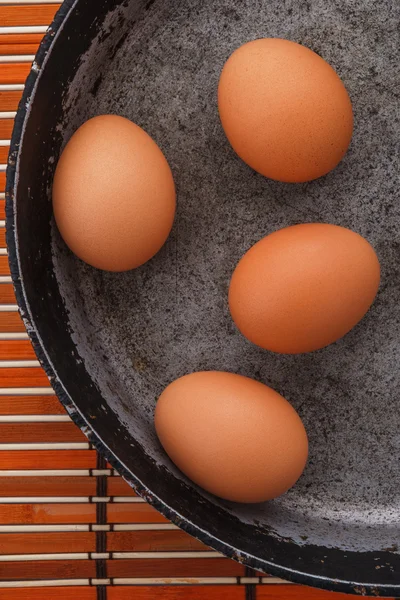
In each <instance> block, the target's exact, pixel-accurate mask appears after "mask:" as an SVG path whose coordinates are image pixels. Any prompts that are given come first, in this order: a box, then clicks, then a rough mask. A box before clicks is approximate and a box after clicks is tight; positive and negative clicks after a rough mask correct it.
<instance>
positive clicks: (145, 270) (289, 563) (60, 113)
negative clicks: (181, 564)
mask: <svg viewBox="0 0 400 600" xmlns="http://www.w3.org/2000/svg"><path fill="white" fill-rule="evenodd" d="M399 16H400V5H399V3H398V2H397V1H396V0H383V1H381V2H376V0H357V1H353V0H352V1H350V2H344V1H342V0H313V1H312V2H298V1H297V0H286V1H285V2H282V0H269V1H268V2H267V1H265V0H241V1H238V0H236V2H235V1H231V0H229V1H228V0H213V1H211V0H147V2H146V1H145V0H136V1H135V0H132V1H131V2H126V1H125V2H121V1H120V0H77V1H75V2H73V1H72V0H67V1H66V2H65V3H64V5H63V6H62V8H61V9H60V11H59V13H58V15H57V17H56V19H55V21H54V23H53V25H52V27H51V29H50V31H49V33H48V34H47V36H46V38H45V41H44V42H43V44H42V46H41V49H40V50H39V53H38V55H37V57H36V61H35V63H34V66H33V69H32V72H31V75H30V76H29V79H28V82H27V86H26V89H25V93H24V97H23V101H22V103H21V106H20V109H19V112H18V115H17V119H16V126H15V130H14V135H13V140H12V148H11V154H10V160H9V169H8V180H7V181H8V193H7V194H8V195H7V228H8V231H7V236H8V237H7V240H8V244H9V251H10V261H11V268H12V275H13V278H14V284H15V287H16V292H17V297H18V302H19V305H20V308H21V311H22V314H23V317H24V319H25V322H26V324H27V327H28V331H29V333H30V335H31V338H32V340H33V342H34V345H35V349H36V352H37V354H38V356H39V358H40V360H41V361H42V363H43V365H44V367H45V369H46V371H47V373H48V374H49V376H50V378H51V381H52V384H53V385H54V387H55V389H56V392H57V393H58V395H59V397H60V399H61V400H62V402H63V403H64V404H65V405H66V407H67V408H68V410H69V411H70V413H71V415H72V417H73V418H74V420H75V421H76V422H77V423H78V424H79V425H80V427H82V429H83V430H84V431H85V433H87V435H88V436H89V438H90V439H91V440H92V441H93V442H94V444H95V445H96V446H97V447H98V448H99V450H100V451H101V452H103V453H104V454H105V455H106V456H107V458H108V459H109V460H110V461H111V463H112V464H113V465H114V466H115V467H116V468H117V469H118V470H119V471H120V472H121V473H122V474H123V475H124V477H126V479H127V480H128V481H129V482H130V483H131V484H132V485H133V486H134V487H135V488H136V489H137V490H138V491H139V493H141V494H143V495H144V496H145V497H146V499H148V500H149V502H152V503H153V504H154V505H155V506H156V507H157V508H158V509H159V510H160V511H161V512H163V513H164V514H165V515H167V516H168V517H169V518H170V519H172V520H173V521H174V522H175V523H177V524H179V525H180V526H181V527H182V528H184V529H185V530H186V531H188V532H189V533H191V534H193V535H195V536H197V537H199V538H200V539H201V540H203V541H204V542H205V543H207V544H209V545H210V546H212V547H213V548H216V549H217V550H220V551H222V552H224V553H225V554H227V555H228V556H231V557H233V558H236V559H237V560H240V561H242V562H244V563H246V564H248V565H251V566H254V567H257V568H259V569H262V570H265V571H267V572H269V573H272V574H276V575H280V576H282V577H284V578H287V579H291V580H293V581H298V582H303V583H307V584H310V585H315V586H320V587H324V588H327V589H332V590H344V591H348V592H354V593H358V594H371V595H393V596H396V595H397V596H400V555H399V551H400V550H399V545H400V472H399V457H400V416H399V401H400V397H399V396H400V394H399V381H400V371H399V356H400V336H399V323H400V302H399V298H400V261H399V258H400V256H399V254H400V252H399V251H400V238H399V230H400V202H399V198H398V189H399V176H398V172H399V156H400V153H399V145H398V141H399V98H398V93H399V86H398V82H399V77H398V65H399V57H400V43H399ZM263 36H276V37H285V38H289V39H292V40H295V41H298V42H301V43H304V44H305V45H307V46H309V47H311V48H312V49H314V50H315V51H317V52H319V53H320V54H321V55H322V56H323V57H324V58H325V59H327V60H328V61H329V62H330V63H331V64H332V65H333V66H334V67H335V68H336V69H337V71H338V73H339V74H340V75H341V77H342V78H343V80H344V81H345V83H346V86H347V88H348V90H349V92H350V95H351V98H352V100H353V103H354V112H355V133H354V138H353V142H352V145H351V148H350V151H349V153H348V154H347V156H346V157H345V159H344V160H343V162H342V163H341V164H340V165H339V167H338V168H337V169H336V170H335V171H334V172H332V173H330V174H329V175H328V176H326V177H324V178H322V179H320V180H318V181H315V182H313V183H310V184H305V185H286V184H279V183H274V182H271V181H268V180H266V179H265V178H263V177H261V176H259V175H257V174H255V173H254V172H252V171H251V169H249V168H248V167H247V166H246V165H244V164H243V163H242V162H241V161H240V160H239V159H238V158H237V157H236V156H235V154H234V153H233V151H232V150H231V148H230V147H229V144H228V143H227V141H226V139H225V136H224V133H223V131H222V129H221V126H220V122H219V119H218V114H217V108H216V88H217V82H218V77H219V73H220V71H221V68H222V66H223V63H224V61H225V60H226V58H227V57H228V56H229V54H230V53H231V52H232V51H233V50H234V49H235V48H236V47H237V46H238V45H240V44H242V43H243V42H245V41H247V40H250V39H254V38H257V37H263ZM109 112H111V113H117V114H121V115H124V116H126V117H128V118H130V119H132V120H133V121H135V122H137V123H138V124H140V125H141V126H142V127H144V128H145V129H146V130H147V131H148V132H149V133H150V135H152V136H153V137H154V139H155V140H156V141H157V142H158V144H159V145H160V146H161V148H162V149H163V151H164V152H165V154H166V156H167V158H168V160H169V162H170V164H171V166H172V169H173V172H174V177H175V180H176V184H177V189H178V212H177V218H176V222H175V225H174V228H173V231H172V234H171V236H170V238H169V240H168V242H167V243H166V245H165V246H164V248H163V249H162V250H161V252H160V253H159V254H158V255H157V256H156V257H155V258H154V259H153V260H151V261H150V262H149V263H148V264H146V265H145V266H143V267H142V268H140V269H137V270H135V271H132V272H128V273H124V274H117V273H103V272H100V271H96V270H95V269H92V268H90V267H88V266H87V265H84V264H83V263H81V262H80V261H79V260H77V259H76V258H75V257H74V256H72V254H71V253H70V252H69V251H68V250H67V248H66V247H65V245H64V244H63V242H62V241H61V239H60V237H59V235H58V233H57V231H56V228H55V227H54V223H53V220H52V210H51V183H52V177H53V172H54V167H55V165H56V163H57V159H58V156H59V154H60V151H61V149H62V147H63V145H64V144H65V143H66V141H67V140H68V139H69V137H70V136H71V134H72V133H73V132H74V131H75V129H76V128H77V127H78V126H79V125H80V124H81V123H82V122H83V121H85V120H86V119H87V118H88V117H91V116H94V115H97V114H101V113H109ZM110 151H111V150H110ZM109 176H110V185H112V183H113V178H114V173H113V172H112V170H111V169H110V173H109ZM113 205H114V197H113V196H112V195H110V198H109V210H110V211H112V210H113ZM310 221H325V222H330V223H337V224H340V225H344V226H346V227H350V228H352V229H354V230H356V231H358V232H359V233H361V234H362V235H363V236H365V237H366V238H367V239H368V240H369V241H370V242H371V243H372V244H373V245H374V247H375V248H376V251H377V253H378V255H379V258H380V260H381V264H382V285H381V288H380V292H379V296H378V298H377V301H376V302H375V304H374V306H373V308H372V310H371V311H370V312H369V313H368V315H367V316H366V317H365V319H363V321H362V322H361V323H360V324H359V325H358V326H357V327H356V328H355V329H354V330H353V331H352V332H351V333H350V334H348V335H347V336H346V337H345V338H344V339H343V340H341V341H340V342H338V343H336V344H334V345H332V346H330V347H328V348H326V349H325V350H322V351H320V352H316V353H313V354H307V355H301V356H278V355H274V354H271V353H268V352H264V351H262V350H260V349H257V348H256V347H254V346H252V345H251V344H249V343H248V342H246V340H245V339H244V338H243V337H242V336H241V335H240V334H239V333H238V331H237V330H236V329H235V327H234V326H233V324H232V321H231V319H230V316H229V312H228V307H227V288H228V283H229V278H230V274H231V272H232V270H233V268H234V266H235V264H236V262H237V260H238V259H239V257H240V256H241V255H242V254H243V252H244V251H245V250H247V249H248V248H249V247H250V246H251V245H252V244H253V243H254V242H255V241H256V240H258V239H259V238H260V237H262V236H264V235H265V234H267V233H269V232H271V231H272V230H274V229H277V228H279V227H282V226H285V225H289V224H293V223H300V222H310ZM198 369H222V370H230V371H234V372H238V373H242V374H246V375H248V376H251V377H255V378H256V379H259V380H261V381H263V382H265V383H267V384H269V385H271V386H272V387H274V388H275V389H277V390H278V391H279V392H281V393H282V394H283V395H284V396H285V397H286V398H287V399H288V400H289V401H290V402H292V403H293V404H294V406H295V407H296V409H297V410H298V411H299V413H300V415H301V417H302V418H303V419H304V422H305V425H306V427H307V430H308V432H309V436H310V443H311V450H310V460H309V463H308V466H307V469H306V472H305V474H304V476H303V477H302V479H301V481H300V482H299V483H298V485H297V486H296V487H295V488H294V489H293V490H291V491H290V492H289V493H288V494H286V495H285V496H283V497H282V498H279V499H277V500H275V501H273V502H270V503H268V504H264V505H260V506H238V505H234V504H230V503H227V502H223V501H220V500H218V499H216V498H214V497H212V496H210V495H207V494H205V493H204V492H202V491H201V490H199V489H198V488H197V487H196V486H194V485H193V484H192V483H191V482H190V481H188V480H187V479H185V478H184V477H183V476H182V475H181V474H180V473H179V472H178V471H177V470H176V469H175V468H174V467H173V465H172V464H171V463H170V462H169V460H168V459H167V458H166V456H165V455H164V453H163V452H162V451H161V448H160V446H159V444H158V442H157V439H156V436H155V434H154V429H153V424H152V416H153V410H154V406H155V400H156V398H157V396H158V395H159V393H160V392H161V390H162V389H163V387H164V386H165V385H166V384H168V383H169V382H170V381H171V380H172V379H174V378H176V377H178V376H180V375H182V374H184V373H187V372H190V371H193V370H198Z"/></svg>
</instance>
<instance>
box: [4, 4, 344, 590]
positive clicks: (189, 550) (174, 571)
mask: <svg viewBox="0 0 400 600" xmlns="http://www.w3.org/2000/svg"><path fill="white" fill-rule="evenodd" d="M58 6H59V3H49V2H38V1H36V0H30V1H28V0H26V2H25V3H24V2H14V3H13V2H9V3H6V2H4V1H2V0H0V600H3V599H7V600H23V599H27V600H28V599H29V600H36V599H37V600H39V599H40V600H48V599H53V598H54V599H55V598H57V599H59V600H67V599H71V600H75V599H76V598H78V599H79V600H94V599H95V598H103V599H104V598H106V599H108V600H130V599H135V600H150V599H151V600H157V599H161V598H162V599H163V600H178V599H184V600H223V599H226V600H245V598H253V600H254V599H257V600H283V599H287V600H291V599H299V600H300V599H302V598H304V600H306V599H307V600H329V599H332V600H336V599H337V600H340V599H341V598H345V597H347V596H344V595H342V594H334V595H332V594H330V593H327V592H322V591H318V590H312V589H310V588H303V587H300V586H296V585H290V584H287V583H285V582H282V581H280V580H278V579H275V578H269V577H266V576H263V575H262V574H261V573H255V572H253V571H251V570H249V569H245V568H244V567H243V566H242V565H239V564H238V563H235V562H233V561H231V560H228V559H226V558H224V557H222V556H220V555H218V554H217V553H215V552H213V551H210V550H209V549H208V548H206V547H205V546H204V545H203V544H201V543H200V542H198V541H197V540H195V539H193V538H191V537H190V536H188V535H187V534H185V533H183V532H182V531H180V530H179V529H178V528H176V527H175V526H173V525H172V524H170V523H168V521H167V520H166V519H165V518H164V517H163V516H162V515H160V514H159V513H158V512H156V511H155V510H154V509H153V508H152V507H151V506H149V505H148V504H147V503H145V502H143V501H142V500H141V499H140V498H138V497H136V496H135V494H134V493H133V491H132V490H131V489H130V488H129V487H128V485H127V484H126V483H125V482H124V481H123V480H122V479H121V478H120V477H119V476H118V475H117V474H115V473H114V472H113V471H112V470H111V469H110V468H109V465H107V464H105V463H104V461H102V459H101V458H100V457H98V455H97V454H96V452H95V450H93V449H92V448H91V447H90V445H89V444H88V442H87V439H86V438H85V437H84V435H83V434H82V433H81V431H80V430H79V429H78V428H77V427H76V426H75V425H74V424H73V423H72V422H71V421H70V419H69V417H68V416H67V415H66V413H65V411H64V409H63V408H62V406H61V405H60V403H59V402H58V400H57V398H56V397H55V396H54V395H53V392H52V390H51V388H50V387H49V383H48V380H47V378H46V376H45V374H44V372H43V371H42V369H41V368H40V367H39V365H38V363H37V362H36V357H35V354H34V352H33V350H32V347H31V344H30V342H29V340H28V338H27V335H26V333H25V329H24V325H23V323H22V320H21V318H20V317H19V314H18V312H17V310H16V302H15V297H14V293H13V288H12V284H11V280H10V277H9V275H10V272H9V267H8V261H7V255H6V244H5V229H4V219H5V214H4V186H5V163H6V161H7V154H8V140H9V138H10V135H11V131H12V126H13V118H14V112H15V111H16V109H17V106H18V102H19V100H20V98H21V93H22V91H21V90H22V84H23V83H24V80H25V78H26V76H27V74H28V72H29V70H30V64H31V61H32V55H33V54H34V53H35V52H36V49H37V47H38V44H39V42H40V40H41V38H42V35H43V32H44V30H45V27H46V25H48V24H49V23H50V22H51V19H52V17H53V15H54V13H55V11H56V10H57V8H58ZM21 28H25V29H22V30H21ZM100 505H101V506H102V508H100V509H99V506H100ZM99 515H100V516H99ZM101 528H103V529H101ZM100 538H101V539H100ZM99 543H100V545H101V544H102V545H103V547H101V548H100V550H101V552H100V556H99ZM96 553H97V554H96ZM8 586H10V587H8ZM35 586H39V587H35ZM55 586H57V587H55Z"/></svg>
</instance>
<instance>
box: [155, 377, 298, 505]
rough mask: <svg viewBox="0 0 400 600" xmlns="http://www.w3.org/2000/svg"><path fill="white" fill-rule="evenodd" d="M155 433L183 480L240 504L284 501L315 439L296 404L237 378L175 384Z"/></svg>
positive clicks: (160, 408) (159, 411)
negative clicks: (279, 498)
mask: <svg viewBox="0 0 400 600" xmlns="http://www.w3.org/2000/svg"><path fill="white" fill-rule="evenodd" d="M155 426H156V431H157V435H158V437H159V439H160V441H161V444H162V445H163V447H164V449H165V451H166V452H167V454H168V455H169V457H170V458H171V460H172V461H173V462H174V463H175V464H176V465H177V466H178V467H179V469H180V470H181V471H182V472H183V473H185V474H186V475H187V476H188V477H189V478H190V479H192V480H193V481H194V482H195V483H197V484H198V485H199V486H201V487H203V488H204V489H205V490H207V491H208V492H211V493H212V494H215V495H216V496H219V497H221V498H225V499H227V500H231V501H234V502H250V503H254V502H262V501H264V500H269V499H271V498H275V497H276V496H279V495H280V494H283V493H284V492H286V491H287V490H288V489H289V488H290V487H291V486H293V485H294V484H295V483H296V481H297V479H298V478H299V477H300V475H301V474H302V472H303V469H304V467H305V464H306V461H307V454H308V440H307V434H306V431H305V429H304V426H303V424H302V422H301V420H300V417H299V416H298V414H297V413H296V411H295V410H294V408H293V407H292V406H291V405H290V404H289V402H287V401H286V400H285V399H284V398H283V397H282V396H281V395H280V394H278V393H277V392H275V391H274V390H272V389H271V388H269V387H267V386H266V385H264V384H262V383H259V382H257V381H254V380H253V379H249V378H248V377H243V376H241V375H235V374H233V373H225V372H221V371H202V372H197V373H192V374H190V375H185V376H184V377H181V378H180V379H177V380H175V381H174V382H172V383H171V384H170V385H169V386H168V387H167V388H166V389H165V390H164V392H163V393H162V394H161V396H160V398H159V400H158V402H157V406H156V412H155Z"/></svg>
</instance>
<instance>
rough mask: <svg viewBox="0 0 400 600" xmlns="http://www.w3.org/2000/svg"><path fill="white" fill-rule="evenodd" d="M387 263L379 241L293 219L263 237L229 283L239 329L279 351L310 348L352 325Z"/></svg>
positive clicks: (368, 303)
mask: <svg viewBox="0 0 400 600" xmlns="http://www.w3.org/2000/svg"><path fill="white" fill-rule="evenodd" d="M379 279H380V268H379V262H378V258H377V256H376V254H375V251H374V249H373V248H372V246H371V245H370V244H369V243H368V242H367V241H366V240H365V239H364V238H363V237H361V236H360V235H358V234H357V233H355V232H354V231H351V230H350V229H345V228H344V227H338V226H336V225H327V224H324V223H311V224H305V225H294V226H293V227H286V228H285V229H280V230H279V231H275V232H274V233H271V234H270V235H268V236H267V237H265V238H263V239H262V240H261V241H259V242H257V244H255V245H254V246H253V247H252V248H250V250H249V251H248V252H246V254H245V255H244V256H243V258H242V259H241V260H240V261H239V264H238V265H237V267H236V269H235V271H234V273H233V276H232V279H231V284H230V288H229V307H230V311H231V315H232V318H233V320H234V321H235V323H236V325H237V327H238V328H239V329H240V331H241V332H242V333H243V335H245V336H246V337H247V338H248V339H249V340H250V341H251V342H253V343H254V344H257V345H258V346H261V347H262V348H265V349H267V350H272V351H274V352H283V353H287V354H297V353H300V352H311V351H312V350H318V349H319V348H323V347H324V346H327V345H328V344H331V343H332V342H335V341H336V340H338V339H339V338H341V337H342V336H344V335H345V334H346V333H347V332H348V331H350V329H352V328H353V327H354V326H355V325H356V324H357V323H358V321H360V319H362V317H363V316H364V315H365V313H366V312H367V311H368V309H369V307H370V306H371V304H372V302H373V301H374V298H375V296H376V293H377V291H378V287H379Z"/></svg>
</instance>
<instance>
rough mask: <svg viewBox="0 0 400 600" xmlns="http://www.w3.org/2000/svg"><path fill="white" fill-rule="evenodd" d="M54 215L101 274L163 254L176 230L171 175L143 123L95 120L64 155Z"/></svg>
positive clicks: (78, 133)
mask: <svg viewBox="0 0 400 600" xmlns="http://www.w3.org/2000/svg"><path fill="white" fill-rule="evenodd" d="M53 210H54V217H55V220H56V223H57V226H58V229H59V231H60V233H61V236H62V237H63V239H64V241H65V242H66V244H67V245H68V246H69V247H70V249H71V250H72V251H73V252H74V253H75V254H76V255H77V256H78V257H79V258H81V259H82V260H84V261H85V262H87V263H89V264H90V265H92V266H93V267H97V268H98V269H104V270H108V271H126V270H129V269H133V268H135V267H138V266H140V265H142V264H143V263H145V262H146V261H148V260H149V259H150V258H152V257H153V256H154V255H155V254H156V252H158V250H159V249H160V248H161V247H162V245H163V244H164V242H165V241H166V239H167V237H168V235H169V232H170V230H171V227H172V224H173V220H174V215H175V186H174V181H173V177H172V173H171V169H170V167H169V165H168V163H167V160H166V159H165V157H164V155H163V153H162V152H161V150H160V148H159V147H158V146H157V144H156V143H155V142H154V141H153V140H152V138H151V137H150V136H149V135H148V134H147V133H146V132H145V131H144V130H143V129H141V128H140V127H139V126H138V125H135V124H134V123H132V122H131V121H129V120H128V119H125V118H123V117H119V116H115V115H102V116H99V117H94V118H93V119H90V120H89V121H86V123H84V124H83V125H82V126H81V127H79V129H78V130H77V131H76V132H75V134H74V135H73V136H72V138H71V139H70V140H69V142H68V143H67V145H66V147H65V149H64V151H63V153H62V155H61V157H60V160H59V162H58V165H57V168H56V172H55V176H54V182H53Z"/></svg>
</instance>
